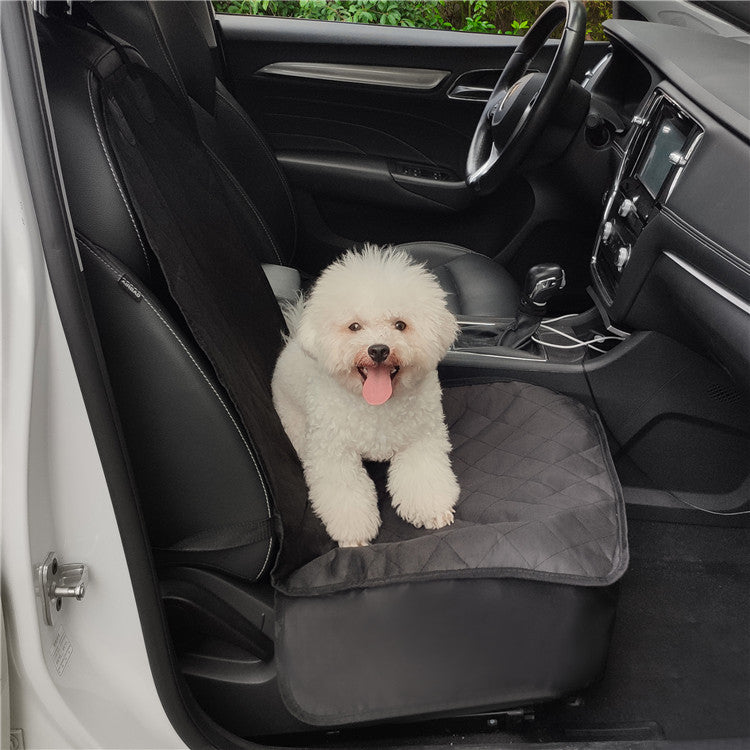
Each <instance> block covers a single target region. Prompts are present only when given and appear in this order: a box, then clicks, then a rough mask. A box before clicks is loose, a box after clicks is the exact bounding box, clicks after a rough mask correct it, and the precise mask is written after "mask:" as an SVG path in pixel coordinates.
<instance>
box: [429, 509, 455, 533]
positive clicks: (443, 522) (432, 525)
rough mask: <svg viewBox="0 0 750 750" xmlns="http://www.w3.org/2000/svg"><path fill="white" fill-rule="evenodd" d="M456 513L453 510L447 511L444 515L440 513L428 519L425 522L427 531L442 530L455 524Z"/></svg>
mask: <svg viewBox="0 0 750 750" xmlns="http://www.w3.org/2000/svg"><path fill="white" fill-rule="evenodd" d="M454 516H455V511H454V510H453V508H451V509H450V510H446V511H445V512H444V513H439V514H438V515H436V516H434V517H433V518H428V519H426V520H425V522H424V527H425V528H426V529H442V528H443V527H445V526H450V525H451V524H452V523H453V519H454Z"/></svg>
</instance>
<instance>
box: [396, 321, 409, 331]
mask: <svg viewBox="0 0 750 750" xmlns="http://www.w3.org/2000/svg"><path fill="white" fill-rule="evenodd" d="M393 327H394V328H395V329H396V330H397V331H405V330H406V323H404V321H403V320H397V321H396V322H395V323H394V324H393Z"/></svg>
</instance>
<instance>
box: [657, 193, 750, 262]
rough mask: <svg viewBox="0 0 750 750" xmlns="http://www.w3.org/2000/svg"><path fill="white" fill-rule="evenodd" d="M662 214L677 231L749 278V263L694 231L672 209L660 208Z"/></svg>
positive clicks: (698, 231)
mask: <svg viewBox="0 0 750 750" xmlns="http://www.w3.org/2000/svg"><path fill="white" fill-rule="evenodd" d="M662 214H663V215H664V218H666V219H668V220H669V221H671V222H672V223H673V224H674V225H675V226H676V227H677V228H678V229H680V230H682V231H683V232H685V233H686V234H689V235H690V236H691V237H692V238H693V239H694V240H695V241H696V242H700V243H701V244H702V245H703V246H704V247H705V248H706V249H707V250H710V251H711V252H712V253H714V254H715V255H718V256H719V257H720V258H721V259H722V260H725V261H727V262H728V263H731V264H732V265H733V266H735V267H736V268H737V270H738V271H742V273H744V274H746V275H748V276H750V263H748V262H747V261H745V260H743V259H742V258H740V257H738V256H737V255H735V254H734V253H732V252H730V251H729V250H727V249H726V248H725V247H723V246H722V245H720V244H719V243H718V242H715V241H714V240H712V239H711V238H710V237H706V235H705V234H703V232H701V231H700V230H699V229H696V228H695V227H694V226H693V225H692V224H690V223H689V222H687V221H685V219H683V218H682V217H681V216H680V215H679V214H676V213H675V212H674V211H673V210H672V209H670V208H668V207H666V206H665V207H663V208H662Z"/></svg>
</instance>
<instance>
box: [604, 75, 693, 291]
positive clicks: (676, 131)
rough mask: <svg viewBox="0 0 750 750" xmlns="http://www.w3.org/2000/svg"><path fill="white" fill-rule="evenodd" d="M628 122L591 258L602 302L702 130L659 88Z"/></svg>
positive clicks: (668, 193) (630, 256)
mask: <svg viewBox="0 0 750 750" xmlns="http://www.w3.org/2000/svg"><path fill="white" fill-rule="evenodd" d="M633 126H634V128H633V133H632V135H631V137H630V141H629V143H628V146H627V148H626V150H625V154H624V156H623V158H622V162H621V164H620V169H619V170H618V173H617V177H616V178H615V181H614V184H613V187H612V189H611V190H610V191H609V194H608V197H607V202H606V208H605V210H604V218H603V220H602V223H601V226H600V230H599V235H598V237H597V240H596V244H595V247H594V253H593V255H592V257H591V276H592V280H593V282H594V287H595V289H596V292H597V294H598V295H599V297H600V299H601V300H602V301H603V302H604V303H605V304H606V305H607V306H611V305H612V304H613V302H614V300H615V296H616V294H617V288H618V285H619V283H620V278H621V277H622V275H623V273H624V272H625V268H626V267H627V266H628V264H629V263H630V262H631V261H632V259H633V256H634V254H635V253H637V248H636V245H637V242H638V237H639V236H640V234H641V232H642V231H643V230H644V228H645V227H646V225H647V224H648V222H649V221H650V220H651V219H652V218H653V216H654V213H655V212H656V211H658V210H659V206H660V205H662V204H663V203H665V202H666V201H667V200H668V198H669V196H670V194H671V193H672V191H673V190H674V188H675V186H676V184H677V182H678V180H679V179H680V175H681V174H682V171H683V169H684V167H685V165H686V164H687V161H688V159H689V158H690V155H691V154H692V152H693V151H694V150H695V148H696V147H697V146H698V143H699V142H700V140H701V138H702V136H703V130H702V128H701V127H700V126H699V125H698V124H697V123H696V122H695V121H694V120H693V119H692V118H691V117H690V116H689V115H688V114H687V113H685V112H684V111H683V110H682V109H681V108H680V107H679V105H678V104H677V103H676V102H674V101H673V100H672V99H671V98H670V97H669V96H667V95H666V94H665V93H663V92H662V91H660V90H659V89H657V90H655V91H654V93H653V94H652V95H651V97H650V98H649V99H648V101H647V102H646V105H645V107H644V108H643V109H642V111H641V113H640V114H638V115H636V116H635V117H634V118H633Z"/></svg>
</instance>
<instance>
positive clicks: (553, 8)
mask: <svg viewBox="0 0 750 750" xmlns="http://www.w3.org/2000/svg"><path fill="white" fill-rule="evenodd" d="M563 21H564V22H565V28H564V31H563V34H562V39H561V40H560V45H559V47H558V48H557V52H556V53H555V57H554V59H553V60H552V65H551V66H550V69H549V72H547V73H546V74H545V73H527V72H526V71H527V69H528V67H529V63H530V62H531V60H532V58H533V57H534V55H536V53H537V52H538V51H539V50H540V49H541V48H542V47H543V46H544V43H545V42H546V41H547V38H548V37H549V35H550V34H551V33H552V32H553V31H554V29H555V28H557V26H558V25H560V24H561V23H562V22H563ZM585 37H586V8H585V7H584V5H583V3H582V2H581V0H556V2H554V3H552V4H551V5H550V6H549V7H548V8H547V9H546V10H545V11H544V13H542V15H540V16H539V18H537V20H536V21H535V22H534V24H533V25H532V27H531V28H530V29H529V30H528V31H527V32H526V35H525V36H524V38H523V40H522V41H521V43H520V44H519V45H518V47H517V48H516V50H515V52H514V53H513V54H512V55H511V58H510V60H509V61H508V64H507V65H506V66H505V68H504V69H503V72H502V74H501V75H500V78H499V79H498V81H497V83H496V84H495V88H494V89H493V91H492V94H491V95H490V98H489V101H488V102H487V104H486V106H485V108H484V111H483V112H482V116H481V117H480V118H479V123H478V125H477V128H476V130H475V131H474V137H473V138H472V140H471V146H469V153H468V156H467V158H466V184H467V185H468V186H469V187H470V188H473V189H474V191H475V192H477V193H479V194H480V195H487V194H488V193H491V192H492V191H493V190H495V188H497V186H498V185H500V183H501V182H502V181H503V180H504V179H505V178H506V177H507V176H508V175H509V174H510V173H511V171H512V170H513V169H515V167H516V166H517V165H518V164H519V163H520V162H521V160H522V159H523V158H524V156H526V154H527V153H528V152H529V150H530V148H531V146H532V144H533V143H534V141H535V140H536V139H537V138H538V137H539V135H540V134H541V132H542V130H543V129H544V126H545V125H546V124H547V121H548V120H549V118H550V115H551V114H552V112H553V111H554V109H555V107H556V106H557V105H558V104H559V103H560V100H561V99H562V97H563V94H564V93H565V91H566V90H567V87H568V83H569V82H570V79H571V78H572V76H573V69H574V67H575V64H576V62H577V61H578V56H579V55H580V53H581V47H582V46H583V41H584V39H585Z"/></svg>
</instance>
